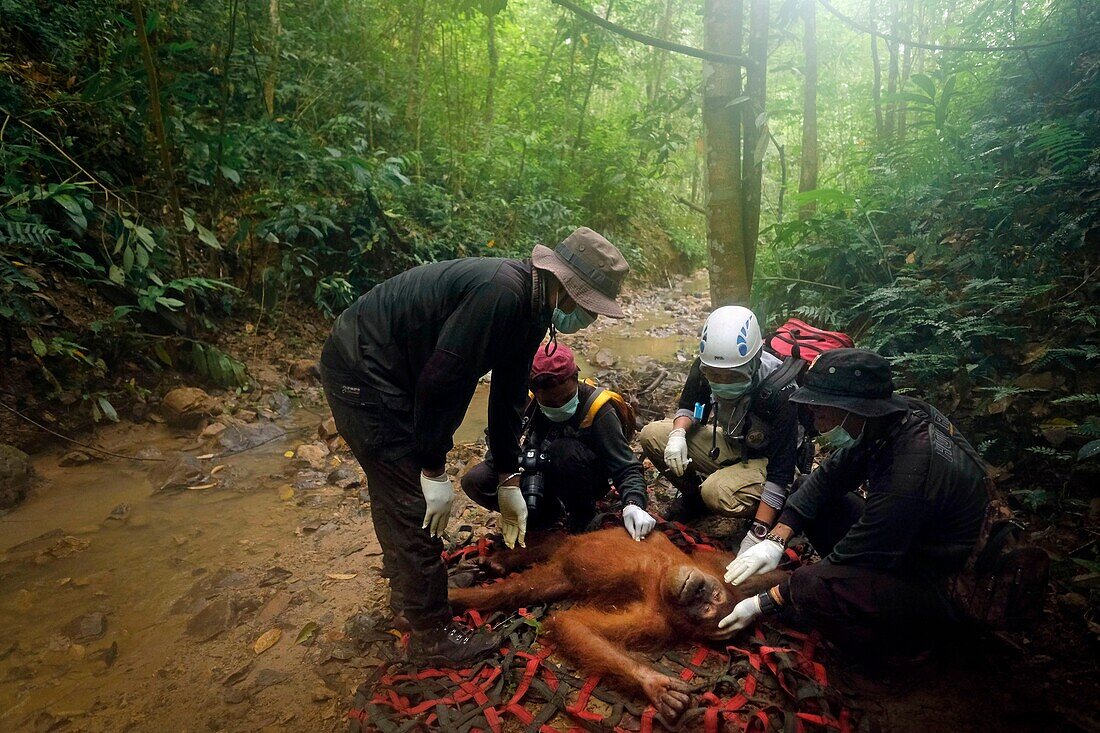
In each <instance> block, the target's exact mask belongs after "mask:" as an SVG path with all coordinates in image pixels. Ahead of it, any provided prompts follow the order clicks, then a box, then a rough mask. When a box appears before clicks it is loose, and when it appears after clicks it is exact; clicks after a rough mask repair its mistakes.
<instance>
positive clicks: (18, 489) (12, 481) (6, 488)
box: [0, 444, 31, 509]
mask: <svg viewBox="0 0 1100 733" xmlns="http://www.w3.org/2000/svg"><path fill="white" fill-rule="evenodd" d="M30 480H31V463H30V460H29V459H28V458H27V454H26V453H24V452H23V451H21V450H19V449H18V448H16V447H14V446H11V445H4V444H0V509H8V508H9V507H13V506H15V505H16V504H18V503H19V502H21V501H23V499H25V498H27V485H28V484H29V483H30Z"/></svg>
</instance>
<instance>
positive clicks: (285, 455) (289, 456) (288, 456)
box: [283, 450, 294, 458]
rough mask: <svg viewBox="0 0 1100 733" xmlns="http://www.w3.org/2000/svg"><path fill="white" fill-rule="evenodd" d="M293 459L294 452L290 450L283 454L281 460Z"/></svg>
mask: <svg viewBox="0 0 1100 733" xmlns="http://www.w3.org/2000/svg"><path fill="white" fill-rule="evenodd" d="M293 457H294V451H292V450H288V451H287V452H286V453H283V458H293Z"/></svg>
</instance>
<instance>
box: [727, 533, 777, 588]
mask: <svg viewBox="0 0 1100 733" xmlns="http://www.w3.org/2000/svg"><path fill="white" fill-rule="evenodd" d="M782 560H783V546H782V545H780V544H779V543H778V542H776V541H775V540H762V541H761V542H760V543H759V544H756V545H753V546H752V547H750V548H749V549H747V550H745V553H744V554H743V555H738V556H737V557H736V558H734V560H733V562H731V563H730V564H729V565H727V566H726V576H725V580H726V582H727V583H730V584H731V585H740V584H741V583H742V582H744V581H745V580H747V579H748V578H751V577H752V576H754V575H759V574H760V573H767V572H770V571H772V570H775V569H776V568H777V567H779V563H780V562H781V561H782ZM743 602H744V601H742V603H743Z"/></svg>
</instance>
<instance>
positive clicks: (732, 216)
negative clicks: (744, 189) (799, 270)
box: [703, 0, 750, 307]
mask: <svg viewBox="0 0 1100 733" xmlns="http://www.w3.org/2000/svg"><path fill="white" fill-rule="evenodd" d="M742 12H743V8H742V4H741V0H706V1H705V3H704V5H703V47H704V49H706V50H708V51H715V52H717V53H723V54H728V55H731V56H734V55H737V54H740V53H741V37H742V24H743V21H742ZM747 101H748V100H746V99H742V98H741V68H740V67H739V66H736V65H734V64H721V63H714V62H712V61H704V62H703V125H704V127H705V128H706V146H707V153H706V161H707V162H706V165H707V176H706V182H707V205H706V210H707V251H708V254H709V255H710V267H709V269H710V297H711V302H712V304H713V305H714V306H716V307H717V306H720V305H727V304H730V303H744V302H747V301H748V299H749V291H750V282H749V275H748V258H747V257H746V256H745V255H746V253H745V239H744V223H743V221H742V215H743V211H742V193H741V116H742V112H741V110H740V109H738V107H739V106H740V105H741V104H744V103H746V102H747Z"/></svg>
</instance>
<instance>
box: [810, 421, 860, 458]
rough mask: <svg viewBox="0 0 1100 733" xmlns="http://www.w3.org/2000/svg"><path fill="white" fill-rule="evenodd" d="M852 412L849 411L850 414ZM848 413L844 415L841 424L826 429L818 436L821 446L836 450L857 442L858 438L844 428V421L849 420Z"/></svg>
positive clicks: (819, 445) (818, 443)
mask: <svg viewBox="0 0 1100 733" xmlns="http://www.w3.org/2000/svg"><path fill="white" fill-rule="evenodd" d="M851 414H852V413H850V412H849V413H848V415H851ZM848 415H845V416H844V419H843V420H841V421H840V425H837V426H836V427H834V428H831V429H829V430H826V431H825V432H824V433H822V434H821V435H819V436H817V445H818V447H819V448H823V449H825V450H830V451H834V452H835V451H838V450H842V449H844V448H847V447H849V446H851V445H852V444H853V443H855V442H856V439H855V438H853V437H852V436H851V434H850V433H849V432H848V431H847V430H845V429H844V423H846V422H847V421H848Z"/></svg>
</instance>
